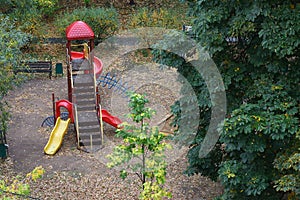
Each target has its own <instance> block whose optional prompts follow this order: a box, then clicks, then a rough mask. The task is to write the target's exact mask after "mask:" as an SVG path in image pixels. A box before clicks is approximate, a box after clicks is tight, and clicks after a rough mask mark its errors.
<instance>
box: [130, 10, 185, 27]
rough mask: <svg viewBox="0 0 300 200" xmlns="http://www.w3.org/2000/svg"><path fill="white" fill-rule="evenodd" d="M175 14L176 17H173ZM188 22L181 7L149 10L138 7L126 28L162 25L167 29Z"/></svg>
mask: <svg viewBox="0 0 300 200" xmlns="http://www.w3.org/2000/svg"><path fill="white" fill-rule="evenodd" d="M174 16H176V17H174ZM187 22H189V18H188V17H186V15H185V11H183V10H182V9H181V8H178V9H176V10H174V9H172V10H171V9H162V8H160V9H158V10H151V9H149V8H142V9H139V10H138V11H137V12H136V13H134V14H133V15H132V16H131V18H130V20H129V22H128V24H127V26H128V28H139V27H163V28H169V29H181V27H182V25H184V24H186V23H187Z"/></svg>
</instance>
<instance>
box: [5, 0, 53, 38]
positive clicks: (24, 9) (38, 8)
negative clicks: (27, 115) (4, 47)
mask: <svg viewBox="0 0 300 200" xmlns="http://www.w3.org/2000/svg"><path fill="white" fill-rule="evenodd" d="M5 6H6V8H5V9H4V11H5V12H6V14H8V15H9V16H10V18H11V19H14V20H16V21H17V24H16V25H17V26H18V27H20V29H21V30H22V31H24V32H26V33H30V34H32V35H35V36H37V37H40V36H42V35H43V32H42V31H41V30H42V27H43V18H47V17H49V16H52V15H53V14H54V12H55V11H56V10H57V9H58V0H34V1H32V0H21V1H13V2H10V3H6V4H5Z"/></svg>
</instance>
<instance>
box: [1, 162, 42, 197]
mask: <svg viewBox="0 0 300 200" xmlns="http://www.w3.org/2000/svg"><path fill="white" fill-rule="evenodd" d="M44 173H45V170H44V169H43V167H42V166H38V167H36V168H35V169H34V170H32V172H30V173H28V174H27V175H26V177H25V178H23V179H21V178H20V177H19V176H17V177H16V178H14V179H13V180H0V197H1V198H2V199H7V200H9V199H16V198H14V197H16V196H19V197H22V198H24V197H25V198H26V197H28V195H29V194H30V181H37V179H39V178H42V176H43V174H44ZM8 182H10V184H9V183H8Z"/></svg>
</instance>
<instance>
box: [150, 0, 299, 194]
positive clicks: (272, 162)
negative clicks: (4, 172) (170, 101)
mask: <svg viewBox="0 0 300 200" xmlns="http://www.w3.org/2000/svg"><path fill="white" fill-rule="evenodd" d="M184 2H187V3H188V4H189V8H190V10H189V14H190V15H191V16H192V17H193V33H194V35H195V40H197V41H198V42H199V44H200V45H201V46H203V47H205V49H206V50H207V51H208V52H209V53H210V54H211V56H212V58H213V60H214V61H215V63H216V65H217V66H218V69H219V71H220V73H221V75H222V77H223V80H224V84H225V87H226V95H227V102H228V103H227V104H228V105H227V108H228V110H227V117H226V119H225V121H224V124H223V126H221V125H220V128H219V134H220V140H219V142H218V143H217V144H216V145H215V147H214V149H213V150H212V151H211V152H210V153H209V155H207V156H206V157H205V158H199V157H198V155H199V149H200V147H201V143H202V141H203V139H204V137H205V134H206V131H207V129H208V126H209V122H210V111H211V103H210V98H209V93H208V91H207V87H206V84H205V82H204V81H203V79H202V78H201V77H200V75H199V73H195V72H194V71H193V68H192V66H191V65H190V64H189V63H188V62H187V61H185V60H184V59H183V58H180V57H179V56H176V55H175V54H172V53H168V52H164V51H157V50H156V51H154V53H153V54H154V57H155V60H156V61H158V62H161V63H163V64H167V65H169V66H173V67H176V68H177V69H178V71H179V72H180V73H181V74H182V75H183V76H184V77H185V78H186V79H187V80H188V81H189V83H190V84H191V85H192V87H193V89H194V91H195V93H196V95H197V98H198V99H197V100H198V105H199V110H200V116H201V119H200V122H199V129H198V133H197V136H196V137H195V138H193V139H189V144H191V147H192V148H191V149H190V151H189V153H188V157H189V167H188V169H187V173H188V174H190V175H191V174H194V173H201V174H202V175H206V176H209V177H210V178H211V179H213V180H220V181H221V182H222V184H223V185H224V194H223V195H222V196H221V197H220V199H280V198H281V197H282V195H284V193H288V194H289V195H290V196H293V195H294V196H297V195H298V196H299V139H297V138H296V135H297V133H298V134H299V105H300V93H299V91H300V88H299V77H300V71H299V66H300V62H299V61H300V59H299V55H300V51H299V49H300V48H299V47H300V43H299V34H300V30H299V27H300V24H299V23H300V6H298V5H296V6H294V7H292V8H293V9H291V6H290V3H289V1H283V0H282V1H271V2H270V1H256V0H255V1H207V0H197V1H194V0H187V1H184ZM232 5H234V6H232ZM170 39H172V38H170ZM182 92H184V91H182ZM183 96H184V95H183ZM190 100H192V99H191V97H189V96H184V98H183V99H181V102H183V104H184V102H186V104H188V102H189V101H190ZM182 109H183V108H182V106H181V105H179V104H178V103H177V104H174V106H173V111H174V113H175V114H176V118H175V119H176V121H175V124H176V125H177V126H179V127H180V125H181V124H180V123H181V122H182V121H185V118H186V117H187V116H184V115H181V113H182ZM184 109H189V107H188V106H186V107H184ZM186 134H189V133H188V131H187V132H186ZM186 134H181V135H180V136H184V135H186ZM179 139H180V138H179ZM182 139H184V138H182ZM298 198H299V197H298Z"/></svg>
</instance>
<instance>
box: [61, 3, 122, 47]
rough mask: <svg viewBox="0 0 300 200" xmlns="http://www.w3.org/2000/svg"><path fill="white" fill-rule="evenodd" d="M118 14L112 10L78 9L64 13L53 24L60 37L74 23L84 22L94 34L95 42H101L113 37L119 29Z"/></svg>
mask: <svg viewBox="0 0 300 200" xmlns="http://www.w3.org/2000/svg"><path fill="white" fill-rule="evenodd" d="M118 17H119V16H118V13H117V11H116V9H114V8H101V7H99V8H78V9H75V10H73V11H72V12H69V13H64V14H63V15H62V16H59V17H58V18H57V19H56V22H55V24H56V25H57V28H58V30H59V32H60V33H61V35H63V36H64V35H65V29H66V27H67V26H69V25H70V24H71V23H73V22H74V21H78V20H81V21H84V22H85V23H87V24H88V25H89V26H90V27H91V28H92V30H93V31H94V33H95V37H96V38H95V39H96V41H101V40H103V39H105V38H107V37H109V36H111V35H113V34H114V33H115V32H116V31H117V30H118V29H119V19H118Z"/></svg>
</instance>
